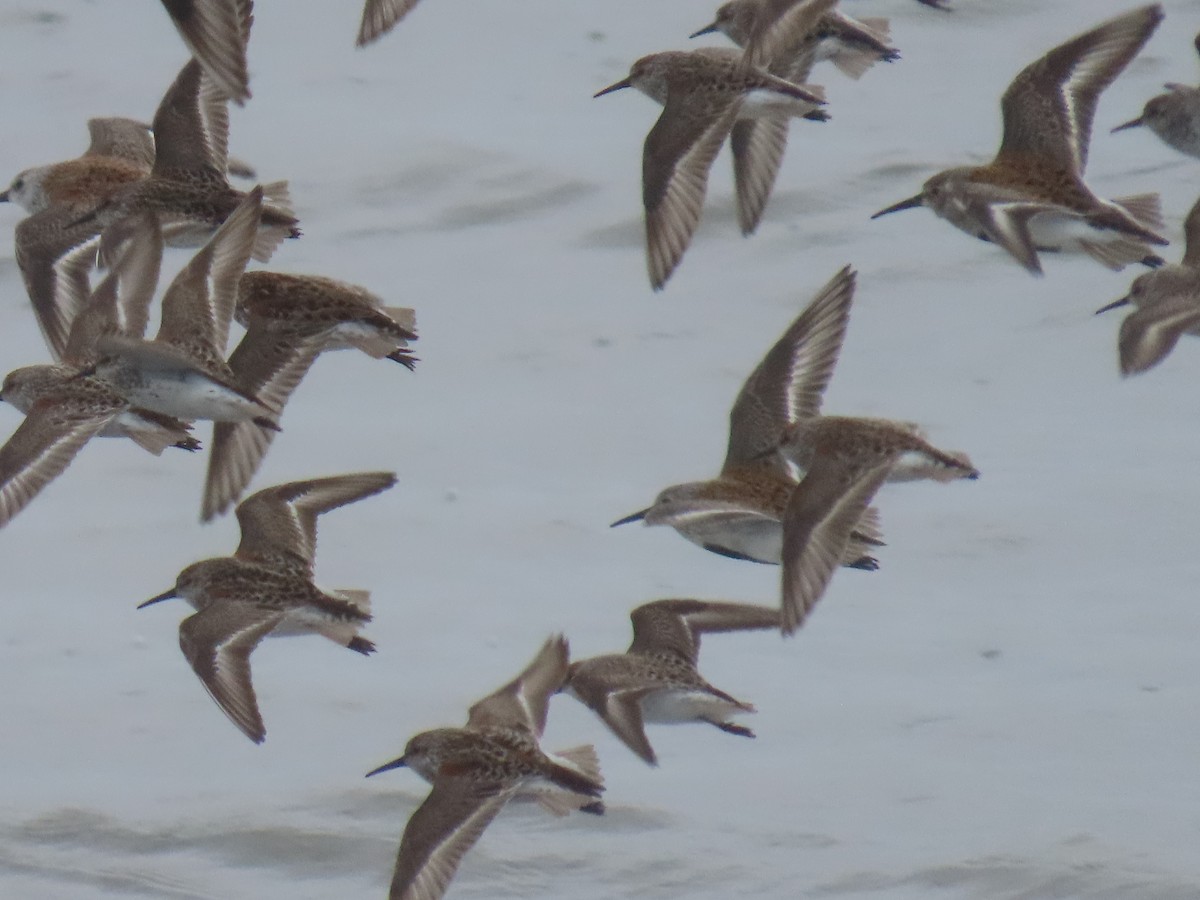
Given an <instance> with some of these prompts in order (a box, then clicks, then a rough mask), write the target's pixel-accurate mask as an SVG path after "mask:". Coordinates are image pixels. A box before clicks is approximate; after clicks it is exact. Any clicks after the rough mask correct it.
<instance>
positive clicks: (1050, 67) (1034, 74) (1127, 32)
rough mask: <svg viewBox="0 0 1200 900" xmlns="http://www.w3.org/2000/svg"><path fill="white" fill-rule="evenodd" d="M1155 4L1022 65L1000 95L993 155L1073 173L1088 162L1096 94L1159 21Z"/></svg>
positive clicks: (1079, 173)
mask: <svg viewBox="0 0 1200 900" xmlns="http://www.w3.org/2000/svg"><path fill="white" fill-rule="evenodd" d="M1162 18H1163V11H1162V7H1161V6H1159V5H1157V4H1154V5H1151V6H1144V7H1141V8H1140V9H1135V10H1133V11H1132V12H1129V13H1126V14H1125V15H1123V16H1118V17H1116V18H1114V19H1110V20H1109V21H1107V22H1105V23H1104V24H1102V25H1100V26H1098V27H1096V28H1093V29H1092V30H1090V31H1087V32H1085V33H1084V34H1081V35H1079V36H1078V37H1075V38H1072V39H1071V40H1069V41H1067V42H1066V43H1064V44H1060V45H1059V46H1057V47H1055V48H1054V49H1053V50H1051V51H1050V52H1049V53H1047V54H1046V55H1045V56H1043V57H1042V58H1041V59H1039V60H1037V61H1036V62H1033V63H1031V64H1030V65H1028V66H1026V67H1025V68H1024V69H1022V70H1021V73H1020V74H1019V75H1017V77H1016V78H1015V79H1013V82H1012V84H1011V85H1009V87H1008V90H1006V91H1005V92H1004V97H1003V98H1002V99H1001V101H1000V108H1001V111H1002V112H1003V114H1004V139H1003V141H1002V142H1001V144H1000V152H999V154H998V155H997V157H996V159H997V160H998V161H999V160H1002V159H1003V160H1011V161H1014V162H1016V161H1020V162H1023V163H1025V164H1028V163H1029V162H1030V161H1036V162H1038V163H1040V164H1041V165H1043V166H1045V167H1047V168H1053V169H1055V170H1057V171H1062V172H1066V173H1069V174H1071V175H1074V176H1075V177H1077V178H1081V177H1082V176H1083V171H1084V169H1085V168H1086V167H1087V154H1088V143H1089V141H1090V140H1091V134H1092V120H1093V118H1094V117H1095V114H1096V101H1097V100H1098V99H1099V97H1100V93H1101V92H1102V91H1103V90H1104V89H1105V88H1106V87H1108V86H1109V85H1110V84H1112V82H1113V80H1114V79H1115V78H1116V77H1117V76H1118V75H1119V74H1121V71H1122V70H1123V69H1124V68H1125V66H1126V65H1128V64H1129V61H1130V60H1132V59H1133V58H1134V57H1135V56H1136V55H1137V53H1138V51H1139V50H1141V49H1142V46H1143V45H1144V44H1145V43H1146V41H1147V40H1149V38H1150V35H1151V34H1153V32H1154V29H1155V28H1157V27H1158V23H1159V22H1161V21H1162Z"/></svg>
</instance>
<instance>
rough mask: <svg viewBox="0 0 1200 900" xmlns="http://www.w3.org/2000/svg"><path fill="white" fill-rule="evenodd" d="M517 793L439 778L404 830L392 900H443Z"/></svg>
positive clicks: (513, 789) (460, 779)
mask: <svg viewBox="0 0 1200 900" xmlns="http://www.w3.org/2000/svg"><path fill="white" fill-rule="evenodd" d="M516 789H517V787H516V785H513V786H511V787H508V788H501V787H500V786H499V785H496V784H480V783H478V782H475V781H472V780H470V779H468V778H466V777H463V776H456V775H441V774H439V775H438V776H437V777H435V778H434V780H433V790H431V791H430V792H429V796H428V797H426V798H425V802H424V803H422V804H421V805H420V806H418V807H417V811H416V812H414V813H413V814H412V816H411V817H410V818H409V820H408V824H407V825H406V826H405V827H404V835H403V836H402V837H401V838H400V849H399V850H398V851H397V853H396V869H395V871H394V873H393V874H392V885H391V888H390V890H389V892H388V897H389V898H390V900H440V898H441V897H442V896H443V895H444V894H445V892H446V888H447V886H448V885H449V884H450V879H452V878H453V877H454V873H455V872H456V871H458V866H459V863H461V862H462V858H463V856H465V855H466V852H467V851H468V850H470V849H471V848H472V847H473V846H475V842H476V841H478V840H479V836H480V835H481V834H483V830H484V829H485V828H487V827H488V825H490V824H491V822H492V819H494V818H496V816H497V815H498V814H499V812H500V810H502V809H503V808H504V806H505V804H506V803H508V801H509V799H510V798H511V797H512V796H513V794H514V793H516Z"/></svg>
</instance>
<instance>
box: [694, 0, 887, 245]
mask: <svg viewBox="0 0 1200 900" xmlns="http://www.w3.org/2000/svg"><path fill="white" fill-rule="evenodd" d="M836 5H837V0H799V2H797V0H731V2H729V3H726V4H725V5H723V6H722V7H721V8H720V9H718V10H717V18H716V20H715V21H714V22H713V23H712V24H711V25H708V26H707V27H705V28H702V29H700V30H699V31H697V32H695V33H693V34H692V35H691V36H692V37H693V38H694V37H699V36H700V35H702V34H710V33H712V32H716V31H719V32H721V33H723V34H724V35H725V36H726V37H728V38H729V39H730V40H732V41H733V42H734V43H735V44H737V45H738V46H739V47H742V48H747V49H748V50H749V51H750V53H751V54H752V55H753V56H754V58H755V60H756V61H757V62H759V63H760V64H761V65H762V66H763V67H764V68H765V69H766V70H767V71H768V72H770V73H771V74H772V75H777V76H779V77H780V78H783V79H785V80H786V81H790V82H792V83H793V84H803V85H805V86H806V87H808V88H809V89H810V90H818V89H817V88H815V87H813V86H812V85H809V84H808V81H809V76H810V74H811V72H812V68H813V65H814V64H815V63H816V62H817V61H818V60H821V59H832V60H834V62H835V64H837V65H838V67H839V68H841V69H842V70H843V71H846V72H848V73H850V74H852V75H853V77H855V78H857V77H859V76H860V75H862V73H863V72H865V71H866V70H867V68H869V67H870V66H871V65H872V64H873V63H874V62H875V61H876V60H878V59H881V58H886V59H893V58H895V57H896V56H897V55H898V54H896V52H895V51H894V50H893V49H892V48H890V47H888V46H887V43H886V41H887V20H886V19H881V20H874V21H875V25H876V27H877V28H878V29H879V30H875V29H872V28H871V27H869V26H867V25H866V24H865V23H862V22H858V21H857V20H855V19H852V18H850V17H849V16H846V15H844V14H842V13H840V12H838V11H837V9H835V7H836ZM743 111H744V110H743ZM804 118H807V119H813V120H816V121H825V120H826V119H828V118H829V117H828V116H827V115H826V114H825V112H824V111H823V110H813V111H812V112H810V113H808V114H807V115H805V116H804ZM791 119H792V116H791V115H790V114H789V113H787V112H783V113H781V114H778V115H772V114H770V113H765V112H757V111H753V110H752V108H751V112H750V113H748V114H743V115H739V116H738V119H737V121H736V122H734V124H733V128H732V129H731V130H730V133H729V146H730V149H731V150H732V152H733V175H734V185H735V194H736V196H737V207H738V224H739V225H740V226H741V229H742V234H744V235H749V234H752V233H753V232H754V230H755V229H756V228H757V227H758V223H759V221H760V220H761V219H762V214H763V210H764V208H765V207H766V205H767V200H768V198H769V197H770V195H771V190H772V188H773V187H774V186H775V179H776V177H777V176H778V174H779V167H780V165H781V164H782V162H783V154H784V151H785V150H786V149H787V140H788V129H789V127H790V124H791Z"/></svg>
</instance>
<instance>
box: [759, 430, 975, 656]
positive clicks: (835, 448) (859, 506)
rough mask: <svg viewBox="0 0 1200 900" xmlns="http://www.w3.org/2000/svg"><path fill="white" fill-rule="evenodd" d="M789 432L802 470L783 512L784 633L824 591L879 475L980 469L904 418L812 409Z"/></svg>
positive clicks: (951, 476) (946, 474) (964, 473)
mask: <svg viewBox="0 0 1200 900" xmlns="http://www.w3.org/2000/svg"><path fill="white" fill-rule="evenodd" d="M793 440H794V441H796V442H797V444H798V445H800V446H802V447H803V448H804V451H805V452H804V454H803V456H804V459H805V463H806V471H805V474H804V478H802V479H801V480H800V484H799V485H797V487H796V490H795V491H793V492H792V496H791V497H790V498H789V500H788V505H787V509H786V510H785V511H784V514H783V552H782V556H783V566H782V595H783V599H782V607H783V617H782V623H783V633H784V634H785V635H788V634H792V633H794V632H795V631H796V629H797V628H799V627H800V625H802V624H803V622H804V619H805V617H806V616H807V615H808V614H809V613H810V612H811V611H812V609H813V607H814V606H816V604H817V601H818V600H820V599H821V596H822V595H823V594H824V593H825V588H826V587H828V585H829V581H830V579H831V578H833V573H834V570H835V569H836V568H837V567H838V563H839V561H840V560H842V559H844V558H845V556H846V553H847V548H848V547H852V546H853V545H854V540H855V538H854V536H853V535H854V529H855V528H856V527H857V523H858V522H860V521H861V520H862V516H863V514H864V512H865V511H866V510H867V508H868V506H867V505H868V504H869V503H870V502H871V498H872V497H874V496H875V492H876V491H877V490H878V489H879V488H880V486H882V485H883V483H884V482H885V481H889V480H892V481H900V480H911V479H916V478H931V479H933V480H936V481H953V480H956V479H959V478H970V479H974V478H978V477H979V472H978V471H977V470H976V469H975V468H974V467H973V466H972V465H971V463H970V461H969V460H968V459H967V457H966V456H965V455H964V454H961V453H955V454H951V453H944V452H942V451H941V450H938V449H937V448H936V447H934V446H932V445H931V444H930V443H929V442H928V441H926V440H925V439H924V438H923V437H921V435H920V434H919V432H918V431H917V430H916V428H915V426H912V425H909V424H907V423H904V422H893V421H889V420H886V419H854V418H847V417H843V416H816V417H813V418H812V419H809V420H802V421H800V422H799V423H797V425H796V428H795V432H794V437H793ZM792 449H793V450H794V449H795V445H794V446H793V448H792Z"/></svg>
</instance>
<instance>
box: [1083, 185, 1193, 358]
mask: <svg viewBox="0 0 1200 900" xmlns="http://www.w3.org/2000/svg"><path fill="white" fill-rule="evenodd" d="M1183 233H1184V238H1185V239H1186V242H1187V244H1186V246H1187V249H1186V250H1185V251H1184V254H1183V260H1182V261H1181V262H1180V263H1179V264H1178V265H1174V266H1163V267H1162V268H1161V269H1155V270H1154V271H1153V272H1146V273H1144V274H1142V275H1139V276H1138V277H1137V278H1136V279H1134V282H1133V284H1132V285H1130V287H1129V293H1128V294H1126V295H1125V296H1124V297H1122V298H1121V299H1120V300H1117V301H1115V302H1113V303H1110V304H1108V305H1107V306H1103V307H1101V308H1100V309H1098V310H1096V312H1097V314H1099V313H1102V312H1108V310H1110V309H1117V308H1118V307H1121V306H1127V305H1131V304H1132V305H1133V306H1134V307H1135V309H1134V311H1133V312H1131V313H1130V314H1129V315H1128V316H1126V317H1125V320H1124V321H1123V322H1122V323H1121V333H1120V336H1119V337H1118V338H1117V350H1118V354H1119V357H1120V362H1121V374H1122V375H1126V376H1128V375H1137V374H1138V373H1140V372H1145V371H1146V370H1147V369H1152V368H1154V367H1155V366H1156V365H1158V364H1159V363H1160V362H1162V361H1163V360H1164V359H1165V358H1166V356H1167V354H1168V353H1170V352H1171V350H1173V349H1174V347H1175V344H1176V343H1178V342H1179V338H1180V337H1181V336H1182V335H1184V334H1192V335H1200V200H1197V201H1196V203H1195V205H1193V206H1192V210H1191V212H1189V213H1188V216H1187V220H1186V221H1185V222H1184V223H1183Z"/></svg>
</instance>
